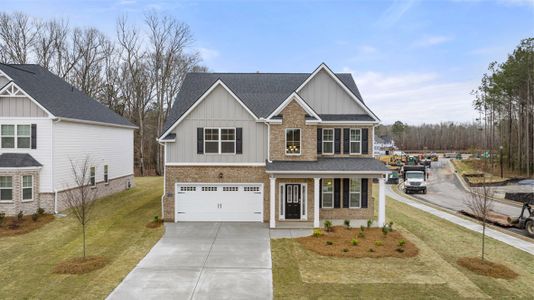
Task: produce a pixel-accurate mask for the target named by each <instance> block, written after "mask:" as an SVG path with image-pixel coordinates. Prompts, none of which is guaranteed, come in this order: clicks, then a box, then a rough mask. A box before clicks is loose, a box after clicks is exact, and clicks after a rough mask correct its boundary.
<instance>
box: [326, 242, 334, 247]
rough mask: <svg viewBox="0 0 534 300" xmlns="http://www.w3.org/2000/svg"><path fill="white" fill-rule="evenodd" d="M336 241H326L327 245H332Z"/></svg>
mask: <svg viewBox="0 0 534 300" xmlns="http://www.w3.org/2000/svg"><path fill="white" fill-rule="evenodd" d="M333 244H334V243H333V242H332V241H326V245H327V246H332V245H333Z"/></svg>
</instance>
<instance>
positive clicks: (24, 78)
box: [0, 64, 136, 128]
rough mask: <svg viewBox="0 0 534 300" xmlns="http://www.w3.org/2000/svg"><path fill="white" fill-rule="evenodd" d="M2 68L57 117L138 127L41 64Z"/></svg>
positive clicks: (1, 68) (0, 67)
mask: <svg viewBox="0 0 534 300" xmlns="http://www.w3.org/2000/svg"><path fill="white" fill-rule="evenodd" d="M0 71H2V72H3V73H4V74H5V75H7V76H8V77H9V78H10V79H11V80H12V82H13V83H15V84H16V85H17V86H18V87H20V88H21V89H22V90H23V91H24V92H25V93H27V94H28V95H29V96H30V97H31V98H32V99H33V100H35V101H36V102H37V103H38V104H39V105H41V106H42V107H44V108H45V109H46V110H47V111H48V112H50V113H51V114H52V115H54V116H55V117H58V118H65V119H72V120H80V121H89V122H98V123H106V124H113V125H118V126H127V127H132V128H135V127H136V126H135V125H133V124H132V123H130V121H128V120H127V119H125V118H123V117H122V116H120V115H118V114H116V113H115V112H113V111H112V110H110V109H109V108H107V107H106V106H104V105H103V104H102V103H100V102H98V101H96V100H95V99H93V98H91V97H89V96H87V95H86V94H84V93H83V92H81V91H79V90H78V89H76V88H75V87H73V86H72V85H70V84H69V83H67V82H66V81H65V80H63V79H61V78H60V77H58V76H56V75H54V74H52V73H51V72H50V71H48V70H46V69H45V68H43V67H41V66H39V65H30V64H16V65H12V64H0ZM8 84H9V83H8ZM0 88H3V87H0Z"/></svg>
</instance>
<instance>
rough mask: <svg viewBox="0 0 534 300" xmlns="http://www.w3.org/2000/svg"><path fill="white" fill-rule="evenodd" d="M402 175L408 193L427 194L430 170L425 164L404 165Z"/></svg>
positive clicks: (405, 190)
mask: <svg viewBox="0 0 534 300" xmlns="http://www.w3.org/2000/svg"><path fill="white" fill-rule="evenodd" d="M402 177H403V180H404V192H405V193H406V194H411V193H413V192H415V193H419V192H422V193H423V194H426V187H427V181H426V180H427V177H428V171H427V168H426V167H425V166H421V165H417V166H404V167H403V168H402Z"/></svg>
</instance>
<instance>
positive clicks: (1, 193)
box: [0, 176, 13, 201]
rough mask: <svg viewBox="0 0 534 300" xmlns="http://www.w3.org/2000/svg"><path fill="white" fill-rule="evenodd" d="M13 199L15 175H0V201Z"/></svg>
mask: <svg viewBox="0 0 534 300" xmlns="http://www.w3.org/2000/svg"><path fill="white" fill-rule="evenodd" d="M12 200H13V177H11V176H0V201H12Z"/></svg>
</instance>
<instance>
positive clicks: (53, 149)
mask: <svg viewBox="0 0 534 300" xmlns="http://www.w3.org/2000/svg"><path fill="white" fill-rule="evenodd" d="M60 121H61V120H60V119H59V118H56V119H55V120H54V119H53V120H52V187H53V188H54V214H58V208H57V202H58V199H57V194H58V190H57V189H56V180H55V179H56V178H55V176H54V171H55V169H56V165H55V164H54V156H55V149H56V139H55V136H54V132H55V124H57V123H59V122H60Z"/></svg>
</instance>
